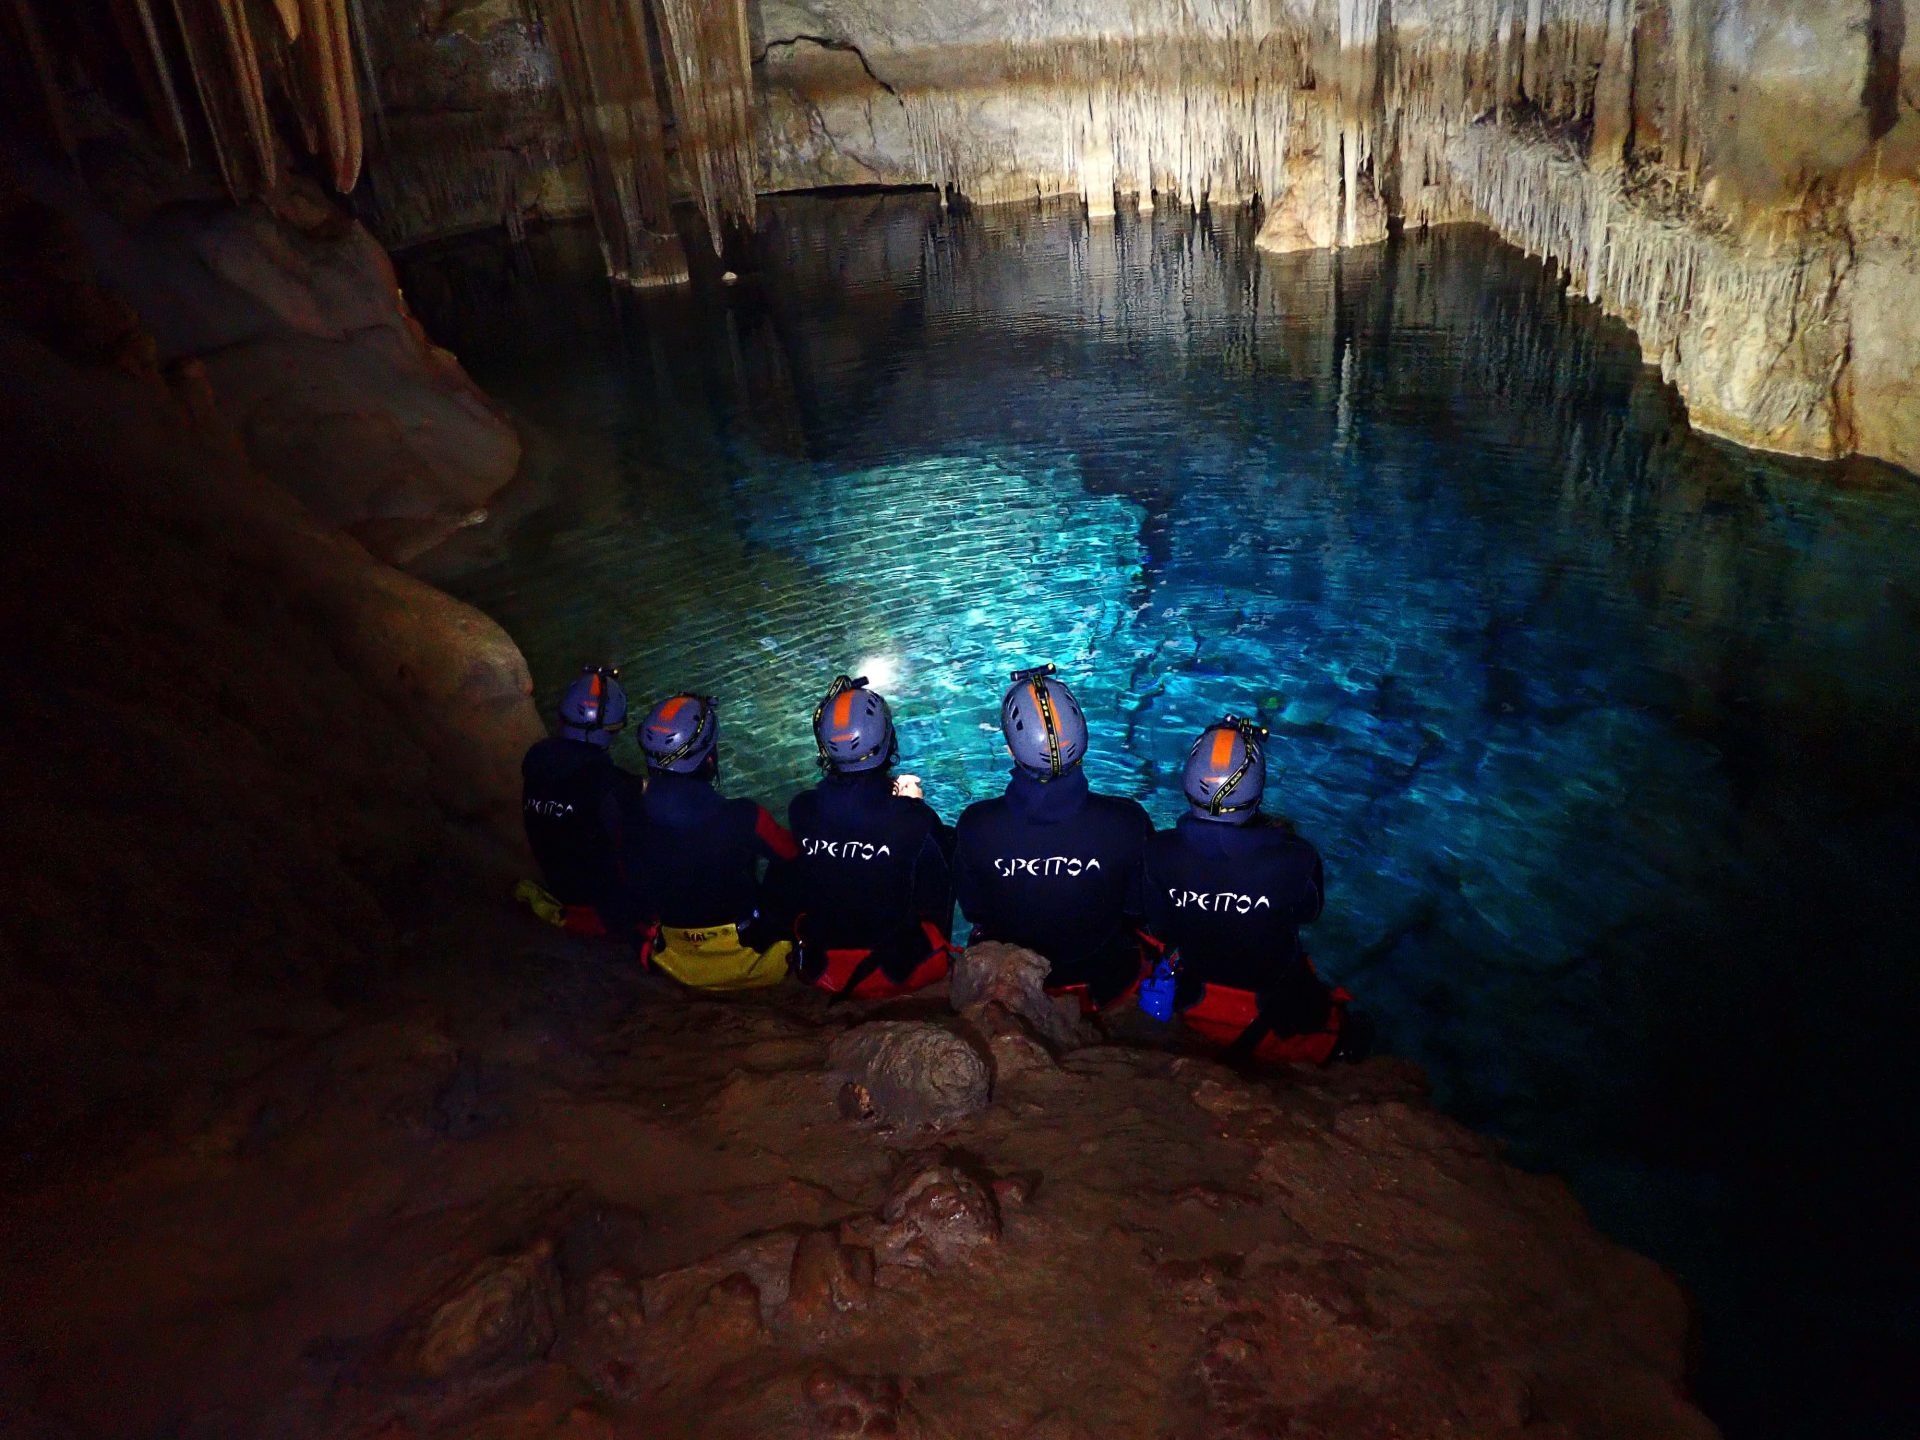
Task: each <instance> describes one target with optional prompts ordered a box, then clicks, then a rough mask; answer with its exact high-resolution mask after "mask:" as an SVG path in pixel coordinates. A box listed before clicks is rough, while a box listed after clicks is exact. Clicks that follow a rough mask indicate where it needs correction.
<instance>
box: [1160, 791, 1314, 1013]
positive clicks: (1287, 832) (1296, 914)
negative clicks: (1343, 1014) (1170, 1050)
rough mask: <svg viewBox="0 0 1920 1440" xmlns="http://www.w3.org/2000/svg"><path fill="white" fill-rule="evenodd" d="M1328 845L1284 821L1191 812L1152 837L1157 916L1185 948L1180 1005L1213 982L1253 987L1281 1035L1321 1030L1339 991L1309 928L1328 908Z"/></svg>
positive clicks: (1173, 946)
mask: <svg viewBox="0 0 1920 1440" xmlns="http://www.w3.org/2000/svg"><path fill="white" fill-rule="evenodd" d="M1325 892H1326V881H1325V877H1324V873H1323V870H1322V867H1321V864H1320V852H1319V851H1317V850H1315V849H1314V848H1313V846H1312V845H1311V844H1310V843H1309V842H1308V841H1306V840H1304V839H1302V838H1301V837H1300V836H1298V835H1296V834H1295V833H1294V831H1293V827H1292V826H1291V825H1288V824H1287V823H1286V822H1285V821H1283V820H1269V819H1267V818H1266V817H1265V816H1256V817H1254V819H1253V821H1252V822H1251V823H1249V824H1246V825H1224V824H1220V823H1218V822H1216V821H1210V820H1200V819H1196V818H1194V817H1193V816H1191V815H1187V816H1183V817H1181V819H1180V821H1179V823H1178V824H1176V825H1175V826H1174V827H1173V828H1172V829H1171V830H1161V831H1158V832H1156V833H1155V835H1154V837H1153V839H1152V840H1151V841H1150V842H1149V843H1148V845H1147V865H1146V905H1147V924H1148V926H1149V928H1150V929H1151V930H1152V931H1153V933H1154V935H1155V936H1156V937H1157V938H1158V939H1159V940H1161V941H1163V942H1164V943H1165V944H1166V946H1167V948H1168V950H1169V951H1177V952H1178V953H1179V956H1180V970H1179V982H1178V985H1177V986H1176V989H1175V997H1174V1003H1175V1004H1176V1005H1177V1006H1179V1007H1181V1008H1183V1009H1184V1008H1186V1007H1187V1006H1189V1005H1191V1004H1193V1003H1194V1002H1195V1001H1196V1000H1198V999H1199V998H1200V992H1201V987H1202V986H1205V985H1227V986H1231V987H1233V988H1234V989H1236V990H1250V991H1252V992H1253V993H1254V994H1256V995H1258V996H1259V997H1260V998H1261V1001H1262V1004H1263V1007H1265V1008H1266V1010H1267V1013H1268V1014H1269V1015H1270V1016H1271V1017H1272V1018H1273V1021H1274V1027H1273V1028H1274V1031H1275V1033H1277V1034H1280V1035H1289V1034H1295V1033H1298V1032H1301V1031H1312V1030H1318V1029H1320V1028H1321V1027H1322V1026H1323V1025H1324V1024H1325V1022H1326V1017H1327V1005H1328V998H1329V995H1330V993H1331V992H1330V991H1329V990H1328V988H1327V986H1326V985H1325V984H1324V983H1323V982H1322V981H1321V980H1320V979H1319V977H1318V976H1316V975H1315V974H1314V973H1313V968H1312V967H1311V966H1310V965H1309V964H1308V963H1307V956H1306V951H1305V950H1304V949H1302V948H1301V945H1300V927H1301V926H1302V925H1305V924H1307V923H1308V922H1309V921H1312V920H1315V919H1317V918H1318V917H1319V915H1320V907H1321V905H1322V904H1323V902H1324V899H1325Z"/></svg>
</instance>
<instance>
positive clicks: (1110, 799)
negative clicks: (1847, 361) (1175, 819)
mask: <svg viewBox="0 0 1920 1440" xmlns="http://www.w3.org/2000/svg"><path fill="white" fill-rule="evenodd" d="M1087 800H1088V802H1089V803H1090V804H1092V805H1094V806H1095V807H1097V808H1098V809H1100V810H1102V811H1104V812H1105V813H1107V814H1108V815H1111V816H1113V817H1115V818H1116V819H1118V820H1120V821H1122V822H1123V823H1125V824H1128V825H1131V826H1133V827H1134V828H1135V829H1137V830H1138V831H1139V832H1140V833H1141V834H1142V835H1150V834H1152V833H1153V821H1152V820H1151V819H1150V818H1149V817H1148V815H1147V807H1146V806H1144V805H1142V804H1141V803H1140V802H1139V801H1138V800H1135V799H1134V798H1133V797H1132V796H1130V795H1098V794H1096V795H1089V796H1088V797H1087Z"/></svg>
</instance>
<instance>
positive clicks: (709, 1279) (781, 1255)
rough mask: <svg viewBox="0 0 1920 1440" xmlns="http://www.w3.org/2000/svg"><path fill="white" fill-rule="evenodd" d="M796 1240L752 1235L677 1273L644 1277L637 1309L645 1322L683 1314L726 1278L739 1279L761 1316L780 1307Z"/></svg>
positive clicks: (779, 1234) (788, 1235)
mask: <svg viewBox="0 0 1920 1440" xmlns="http://www.w3.org/2000/svg"><path fill="white" fill-rule="evenodd" d="M799 1239H800V1237H799V1236H797V1235H795V1234H793V1233H791V1232H789V1231H775V1232H773V1233H771V1234H767V1235H756V1236H753V1237H752V1238H750V1239H747V1240H742V1241H741V1242H740V1243H739V1244H737V1245H731V1246H729V1247H728V1248H727V1249H725V1250H722V1251H721V1252H720V1253H719V1254H717V1255H714V1256H711V1257H710V1258H708V1259H705V1260H699V1261H696V1262H695V1263H693V1264H692V1265H684V1266H682V1267H681V1268H680V1269H678V1270H668V1271H665V1272H663V1273H661V1274H659V1275H650V1276H648V1277H647V1278H646V1279H645V1280H643V1281H641V1282H640V1298H641V1309H642V1311H643V1312H644V1314H645V1315H646V1318H647V1321H648V1323H650V1324H657V1323H659V1322H660V1321H661V1320H663V1319H665V1318H666V1317H667V1316H668V1315H671V1314H674V1313H676V1312H680V1311H684V1310H685V1309H686V1308H687V1307H688V1306H690V1305H692V1304H693V1303H695V1301H696V1300H697V1299H698V1298H699V1297H701V1296H703V1295H708V1294H710V1293H711V1291H712V1289H713V1287H714V1286H716V1285H718V1284H720V1283H721V1282H722V1281H723V1280H726V1279H727V1278H729V1277H735V1276H737V1277H741V1278H744V1279H746V1280H747V1281H748V1283H750V1284H751V1285H752V1286H753V1287H754V1291H755V1293H756V1294H757V1295H758V1296H759V1297H760V1298H761V1300H762V1302H763V1303H764V1306H765V1310H766V1314H765V1315H763V1316H762V1317H761V1319H762V1320H764V1319H766V1318H767V1317H768V1316H770V1315H771V1313H772V1312H773V1310H774V1309H776V1308H777V1307H778V1306H780V1305H783V1304H785V1303H786V1299H787V1285H788V1282H789V1280H790V1278H791V1276H792V1273H793V1257H794V1250H795V1249H796V1248H797V1246H798V1244H799Z"/></svg>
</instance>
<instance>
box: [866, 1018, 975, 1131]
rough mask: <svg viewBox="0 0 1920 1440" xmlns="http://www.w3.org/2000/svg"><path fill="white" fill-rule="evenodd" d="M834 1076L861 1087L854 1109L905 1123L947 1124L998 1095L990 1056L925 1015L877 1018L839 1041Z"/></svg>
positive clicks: (912, 1124) (892, 1121)
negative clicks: (914, 1018)
mask: <svg viewBox="0 0 1920 1440" xmlns="http://www.w3.org/2000/svg"><path fill="white" fill-rule="evenodd" d="M828 1058H829V1060H830V1062H831V1064H832V1066H833V1073H834V1077H835V1079H836V1080H837V1081H839V1082H840V1083H841V1084H843V1085H851V1086H853V1087H855V1090H856V1092H857V1093H856V1094H855V1095H853V1096H850V1097H848V1102H847V1103H848V1108H849V1109H850V1111H851V1113H852V1114H854V1115H856V1116H864V1115H868V1114H871V1115H873V1116H875V1117H877V1118H879V1119H881V1120H883V1121H885V1122H887V1123H888V1124H892V1125H900V1126H907V1127H912V1126H917V1125H944V1124H951V1123H953V1122H954V1121H957V1120H962V1119H965V1118H966V1117H967V1116H969V1115H972V1114H974V1113H975V1112H976V1111H980V1110H984V1109H985V1108H986V1106H987V1102H988V1101H989V1100H990V1099H991V1098H992V1076H991V1074H990V1073H989V1071H988V1066H987V1061H986V1058H985V1057H984V1056H983V1055H982V1054H981V1053H980V1052H979V1050H977V1049H975V1048H974V1046H973V1045H972V1044H971V1043H970V1042H969V1041H968V1040H966V1039H965V1038H964V1037H962V1036H959V1035H956V1034H954V1033H953V1032H952V1031H950V1030H943V1029H942V1028H941V1027H940V1026H938V1025H932V1024H928V1023H927V1022H925V1021H921V1020H874V1021H870V1022H868V1023H867V1024H865V1025H858V1026H855V1027H854V1028H853V1029H851V1030H849V1031H847V1032H846V1034H844V1035H842V1036H841V1037H840V1038H839V1039H837V1040H835V1041H834V1042H833V1049H832V1050H831V1051H830V1052H829V1056H828Z"/></svg>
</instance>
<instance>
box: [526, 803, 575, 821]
mask: <svg viewBox="0 0 1920 1440" xmlns="http://www.w3.org/2000/svg"><path fill="white" fill-rule="evenodd" d="M527 809H529V810H531V811H532V812H533V813H534V814H536V815H545V816H546V817H547V818H548V819H550V820H557V819H559V818H560V817H561V816H562V815H571V814H573V805H572V803H571V802H570V801H566V800H529V801H527Z"/></svg>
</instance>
